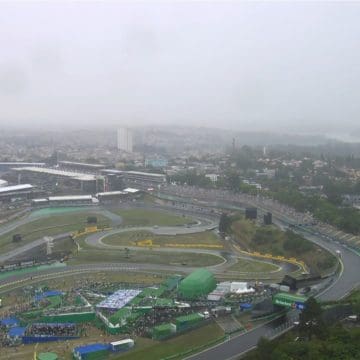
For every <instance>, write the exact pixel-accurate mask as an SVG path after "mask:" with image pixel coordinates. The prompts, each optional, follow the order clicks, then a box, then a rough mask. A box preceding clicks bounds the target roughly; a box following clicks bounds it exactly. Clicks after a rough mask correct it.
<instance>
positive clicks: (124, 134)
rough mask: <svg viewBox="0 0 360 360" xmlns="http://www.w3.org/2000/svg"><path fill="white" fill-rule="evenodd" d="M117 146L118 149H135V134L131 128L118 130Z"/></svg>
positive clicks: (128, 150)
mask: <svg viewBox="0 0 360 360" xmlns="http://www.w3.org/2000/svg"><path fill="white" fill-rule="evenodd" d="M117 148H118V150H122V151H126V152H128V153H131V152H132V151H133V136H132V131H131V129H128V128H124V127H122V128H119V129H118V130H117Z"/></svg>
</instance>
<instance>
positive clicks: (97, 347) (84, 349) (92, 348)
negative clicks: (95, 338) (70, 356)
mask: <svg viewBox="0 0 360 360" xmlns="http://www.w3.org/2000/svg"><path fill="white" fill-rule="evenodd" d="M109 349H110V345H109V344H91V345H85V346H78V347H76V348H75V349H74V352H76V353H79V354H80V355H85V354H89V353H92V352H96V351H101V350H109Z"/></svg>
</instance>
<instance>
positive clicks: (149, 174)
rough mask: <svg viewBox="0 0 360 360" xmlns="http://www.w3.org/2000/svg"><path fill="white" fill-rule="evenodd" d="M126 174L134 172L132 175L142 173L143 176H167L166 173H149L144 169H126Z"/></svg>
mask: <svg viewBox="0 0 360 360" xmlns="http://www.w3.org/2000/svg"><path fill="white" fill-rule="evenodd" d="M125 173H126V174H130V175H131V174H132V175H142V176H154V177H161V178H163V177H165V175H164V174H156V173H149V172H143V171H125Z"/></svg>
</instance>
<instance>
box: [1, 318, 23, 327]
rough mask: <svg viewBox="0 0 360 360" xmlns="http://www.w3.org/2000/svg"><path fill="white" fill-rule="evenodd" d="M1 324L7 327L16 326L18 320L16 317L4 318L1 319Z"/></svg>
mask: <svg viewBox="0 0 360 360" xmlns="http://www.w3.org/2000/svg"><path fill="white" fill-rule="evenodd" d="M1 325H2V326H7V327H10V326H17V325H19V320H18V319H16V318H5V319H2V320H1Z"/></svg>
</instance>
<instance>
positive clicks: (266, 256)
mask: <svg viewBox="0 0 360 360" xmlns="http://www.w3.org/2000/svg"><path fill="white" fill-rule="evenodd" d="M237 248H238V247H237ZM238 250H239V251H240V252H241V253H243V254H244V255H248V256H254V257H258V258H262V259H269V260H276V261H284V262H287V263H290V264H293V265H297V266H299V267H301V269H302V270H303V271H304V272H306V273H309V270H308V268H307V266H306V264H305V263H304V262H303V261H302V260H297V259H296V258H294V257H291V258H289V259H287V258H286V257H284V256H276V255H271V254H261V253H259V252H257V251H254V252H249V251H245V250H241V249H240V248H238Z"/></svg>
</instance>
